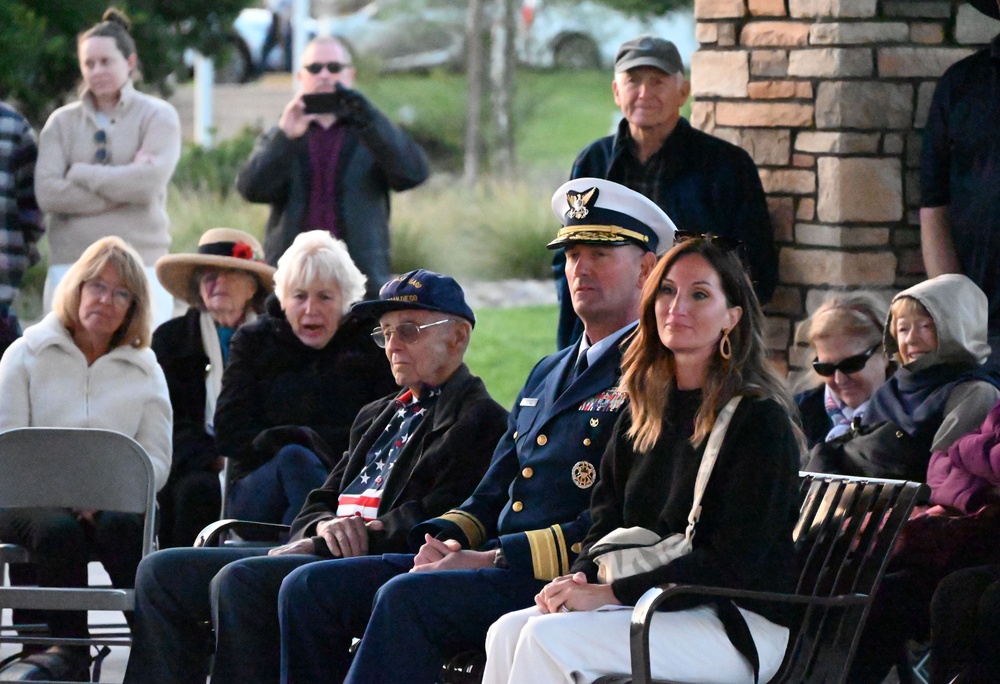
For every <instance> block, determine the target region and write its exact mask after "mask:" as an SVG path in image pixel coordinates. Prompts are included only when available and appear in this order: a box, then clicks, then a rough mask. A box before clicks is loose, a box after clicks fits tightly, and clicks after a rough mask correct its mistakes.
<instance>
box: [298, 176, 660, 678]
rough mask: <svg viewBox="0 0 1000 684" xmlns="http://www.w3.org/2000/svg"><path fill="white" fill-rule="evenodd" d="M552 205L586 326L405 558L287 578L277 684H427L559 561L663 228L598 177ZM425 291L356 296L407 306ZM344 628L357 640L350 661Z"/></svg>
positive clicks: (532, 379) (328, 566)
mask: <svg viewBox="0 0 1000 684" xmlns="http://www.w3.org/2000/svg"><path fill="white" fill-rule="evenodd" d="M552 208H553V210H554V211H555V213H556V216H557V217H558V218H559V220H560V222H561V223H562V224H563V227H562V229H561V230H560V231H559V233H558V234H557V235H556V237H555V239H554V240H553V241H552V243H551V244H550V245H549V246H550V247H552V248H564V249H565V251H566V255H567V264H566V274H567V276H568V278H569V283H570V291H571V297H572V303H573V306H574V309H575V311H576V313H577V314H578V315H579V317H580V319H581V320H582V321H583V325H584V330H585V332H584V335H583V336H582V338H581V339H580V340H579V341H578V342H577V343H576V344H574V345H573V346H572V347H570V348H568V349H565V350H563V351H561V352H558V353H556V354H553V355H552V356H549V357H547V358H544V359H542V360H541V361H539V363H538V365H536V366H535V368H534V369H533V370H532V371H531V374H530V375H529V376H528V380H527V382H526V383H525V384H524V388H523V389H522V390H521V393H520V395H519V396H518V398H517V402H516V403H515V405H514V407H513V409H512V412H511V415H510V420H509V421H508V426H507V432H506V434H505V435H504V436H503V437H502V438H501V439H500V442H499V443H498V444H497V445H496V450H495V451H494V454H493V459H492V462H491V465H490V469H489V471H487V473H486V476H485V477H484V478H483V480H482V482H480V483H479V486H478V487H476V490H475V491H474V492H473V494H472V496H471V497H469V499H468V500H466V501H465V502H464V503H463V504H462V505H461V506H458V507H457V508H455V509H453V510H450V511H447V512H446V513H444V514H443V515H439V516H438V517H436V518H432V519H430V520H427V521H425V522H423V523H422V524H419V525H417V526H416V527H415V528H414V529H413V530H412V531H411V532H410V543H411V546H412V548H413V549H414V550H415V551H417V553H416V554H415V555H414V554H406V555H402V554H396V555H391V554H386V555H383V556H381V557H368V558H347V559H343V560H336V561H329V562H326V563H317V564H312V565H309V566H304V567H302V568H299V569H297V570H296V571H294V572H293V573H292V574H290V575H289V576H288V578H287V579H286V580H285V582H284V584H283V585H282V590H281V594H280V596H279V605H278V610H279V614H280V616H281V628H282V634H281V646H282V652H281V668H282V681H284V682H288V683H290V684H291V683H294V682H317V681H332V682H341V681H346V682H352V683H359V682H366V683H367V682H408V683H409V684H433V682H435V681H437V677H438V674H439V672H440V669H441V665H442V661H443V659H445V658H447V657H448V656H449V655H450V654H455V653H457V652H459V651H463V650H469V649H482V648H483V645H484V642H485V638H486V630H487V629H488V628H489V626H490V625H491V624H492V623H493V622H494V621H495V620H496V619H497V618H499V617H500V616H501V615H503V614H505V613H507V612H510V611H512V610H517V609H520V608H525V607H527V606H530V605H532V603H533V601H534V596H535V594H536V593H537V592H538V591H539V590H540V589H541V588H542V587H543V586H544V585H545V583H546V582H547V581H548V580H550V579H553V578H555V577H557V576H560V575H564V574H566V573H567V572H568V571H569V567H570V564H571V563H572V562H573V560H574V558H575V557H576V554H577V553H579V551H580V542H581V541H582V540H583V537H584V535H585V534H586V532H587V530H588V528H589V527H590V514H589V511H588V507H589V503H590V494H591V491H592V488H593V486H594V483H595V482H596V480H597V474H598V472H599V468H600V461H601V455H602V454H603V453H604V447H605V445H606V444H607V442H608V440H609V438H610V437H611V435H612V434H613V432H614V426H615V423H616V421H617V418H618V414H619V413H620V412H621V410H622V409H623V408H624V406H625V405H626V401H627V397H626V395H625V393H624V392H623V391H621V389H619V387H618V378H619V373H620V371H619V367H620V365H621V355H622V343H623V341H624V340H625V339H626V338H627V337H628V335H629V333H630V332H631V331H632V329H633V328H634V327H635V325H636V321H637V319H638V309H639V298H640V294H641V291H642V286H643V283H644V282H645V280H646V277H647V276H648V275H649V273H650V272H651V271H652V268H653V265H654V264H655V262H656V256H655V255H656V253H657V252H659V251H661V250H664V249H666V248H668V247H669V246H670V245H672V244H673V233H674V226H673V223H672V222H671V220H670V218H669V217H667V215H666V214H664V213H663V211H662V210H661V209H660V208H659V207H657V206H656V205H655V204H654V203H653V202H651V201H650V200H648V199H646V198H645V197H643V196H641V195H639V194H638V193H635V192H633V191H632V190H629V189H628V188H625V187H623V186H621V185H617V184H615V183H611V182H609V181H605V180H601V179H594V178H582V179H579V180H576V181H571V182H569V183H567V184H566V185H564V186H563V187H561V188H559V190H557V191H556V193H555V195H554V197H553V199H552ZM404 278H405V276H404ZM389 287H391V284H390V286H389ZM420 289H421V288H413V289H412V290H407V291H406V292H403V291H402V289H400V291H399V293H398V295H397V296H394V297H393V298H392V301H393V302H394V303H393V304H390V303H389V302H386V301H382V302H379V303H373V304H365V305H364V306H366V307H371V308H372V309H375V310H377V309H378V308H379V307H385V306H398V305H403V304H405V303H407V302H408V301H409V300H408V299H407V297H411V296H415V297H419V296H420V295H419V294H418V291H419V290H420ZM383 294H384V293H383ZM386 299H387V298H386V297H385V296H383V300H386ZM397 313H398V312H397ZM387 315H391V314H383V317H382V322H383V327H384V326H385V325H386V319H385V317H386V316H387ZM393 324H394V323H390V325H393ZM468 439H469V441H470V442H476V441H479V440H480V436H478V435H474V434H469V435H468ZM353 637H362V638H361V643H360V646H359V648H358V650H357V652H356V653H355V655H354V657H353V659H352V657H351V656H350V654H349V653H348V647H349V646H350V643H351V639H352V638H353Z"/></svg>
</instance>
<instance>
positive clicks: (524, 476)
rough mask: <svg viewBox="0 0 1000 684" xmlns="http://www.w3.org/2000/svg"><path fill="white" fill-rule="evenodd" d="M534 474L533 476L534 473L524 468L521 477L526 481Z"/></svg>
mask: <svg viewBox="0 0 1000 684" xmlns="http://www.w3.org/2000/svg"><path fill="white" fill-rule="evenodd" d="M534 474H535V471H534V470H532V469H531V468H525V469H524V470H522V471H521V477H523V478H524V479H525V480H527V479H528V478H530V477H531V476H532V475H534Z"/></svg>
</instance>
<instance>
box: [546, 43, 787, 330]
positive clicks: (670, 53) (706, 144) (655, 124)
mask: <svg viewBox="0 0 1000 684" xmlns="http://www.w3.org/2000/svg"><path fill="white" fill-rule="evenodd" d="M611 92H612V95H613V96H614V101H615V104H616V105H618V107H619V108H620V109H621V112H622V115H623V118H622V121H621V123H620V124H619V126H618V130H617V132H616V133H615V134H614V135H610V136H607V137H605V138H601V139H599V140H597V141H595V142H593V143H591V144H590V145H588V146H587V147H585V148H584V149H583V151H582V152H580V154H579V156H578V157H577V159H576V161H575V162H574V163H573V169H572V171H571V172H570V178H584V177H596V178H606V179H608V180H611V181H614V182H616V183H621V184H622V185H624V186H626V187H628V188H631V189H632V190H635V191H636V192H638V193H640V194H642V195H644V196H646V197H648V198H649V199H650V200H652V201H653V202H654V203H655V204H656V205H657V206H658V207H660V208H661V209H663V211H664V212H666V213H667V214H668V215H669V216H670V217H671V218H672V219H673V220H674V222H675V223H676V224H677V228H678V229H679V230H682V231H685V232H691V233H713V234H715V235H720V236H723V237H727V238H731V239H733V240H736V241H739V242H742V243H743V246H742V247H741V250H740V253H741V255H742V256H743V257H744V258H745V260H746V262H747V265H748V266H749V270H750V275H751V276H752V278H753V281H754V290H755V291H756V293H757V296H758V298H760V301H761V302H764V303H766V302H767V301H768V300H770V298H771V294H772V293H773V292H774V287H775V285H776V284H777V282H778V257H777V253H776V251H775V249H774V244H773V240H774V235H773V229H772V227H771V218H770V215H769V214H768V209H767V202H766V200H765V198H764V189H763V187H762V186H761V182H760V178H759V177H758V175H757V167H756V166H755V165H754V162H753V160H752V159H751V158H750V155H748V154H747V153H746V152H744V151H743V150H742V149H740V148H739V147H736V146H735V145H732V144H730V143H728V142H726V141H724V140H720V139H719V138H716V137H713V136H711V135H708V134H707V133H702V132H701V131H699V130H696V129H694V128H692V127H691V124H690V123H688V122H687V120H686V119H684V118H682V117H681V115H680V108H681V106H682V105H683V104H684V103H685V102H686V101H687V99H688V95H690V93H691V86H690V84H689V83H688V81H687V79H686V78H685V76H684V64H683V63H682V61H681V56H680V53H679V52H678V51H677V47H676V46H675V45H674V44H673V43H671V42H670V41H669V40H664V39H663V38H658V37H655V36H639V37H637V38H633V39H632V40H629V41H626V42H625V43H623V44H622V45H621V47H620V48H618V54H617V56H616V58H615V77H614V80H613V81H612V83H611ZM562 263H563V255H562V253H561V252H559V253H557V254H556V255H555V257H554V259H553V264H552V269H553V274H554V275H555V278H556V290H557V292H558V294H559V301H560V311H559V330H558V335H557V343H558V345H559V347H560V348H562V347H565V346H568V345H570V344H572V343H573V342H574V341H575V340H576V339H577V338H578V337H579V336H580V332H581V331H582V326H581V324H580V322H579V320H578V319H577V317H576V316H575V315H574V314H573V310H572V308H571V306H570V298H569V291H568V286H567V284H566V281H565V279H564V277H563V267H562Z"/></svg>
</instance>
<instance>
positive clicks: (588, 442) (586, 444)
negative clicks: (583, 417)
mask: <svg viewBox="0 0 1000 684" xmlns="http://www.w3.org/2000/svg"><path fill="white" fill-rule="evenodd" d="M583 446H590V437H587V438H585V439H584V440H583Z"/></svg>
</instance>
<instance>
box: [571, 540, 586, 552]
mask: <svg viewBox="0 0 1000 684" xmlns="http://www.w3.org/2000/svg"><path fill="white" fill-rule="evenodd" d="M582 548H583V544H581V543H580V542H577V543H575V544H573V546H571V547H569V550H570V551H572V552H573V553H580V549H582Z"/></svg>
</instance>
